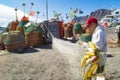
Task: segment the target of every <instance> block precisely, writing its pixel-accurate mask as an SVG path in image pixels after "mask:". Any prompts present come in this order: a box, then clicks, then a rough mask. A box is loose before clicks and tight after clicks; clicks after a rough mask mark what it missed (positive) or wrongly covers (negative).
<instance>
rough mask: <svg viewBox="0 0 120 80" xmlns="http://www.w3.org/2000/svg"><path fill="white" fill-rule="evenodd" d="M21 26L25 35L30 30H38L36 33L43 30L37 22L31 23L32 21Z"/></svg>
mask: <svg viewBox="0 0 120 80" xmlns="http://www.w3.org/2000/svg"><path fill="white" fill-rule="evenodd" d="M23 28H24V31H25V35H28V34H29V33H30V32H32V31H34V32H38V33H39V32H40V33H42V32H43V30H42V28H40V27H39V25H38V24H35V23H32V22H29V23H27V24H26V25H24V27H23Z"/></svg>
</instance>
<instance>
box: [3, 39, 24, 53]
mask: <svg viewBox="0 0 120 80" xmlns="http://www.w3.org/2000/svg"><path fill="white" fill-rule="evenodd" d="M25 47H26V44H25V41H19V42H14V43H12V44H5V48H6V49H7V50H8V51H13V50H17V49H19V48H25Z"/></svg>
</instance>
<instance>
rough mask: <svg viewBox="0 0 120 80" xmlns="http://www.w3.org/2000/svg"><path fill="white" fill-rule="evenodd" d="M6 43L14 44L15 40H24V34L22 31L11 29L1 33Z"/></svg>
mask: <svg viewBox="0 0 120 80" xmlns="http://www.w3.org/2000/svg"><path fill="white" fill-rule="evenodd" d="M1 39H2V42H3V43H4V44H12V43H14V42H19V41H24V36H23V35H22V33H21V32H20V31H9V32H5V33H3V34H2V35H1Z"/></svg>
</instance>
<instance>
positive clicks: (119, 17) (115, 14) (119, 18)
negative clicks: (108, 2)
mask: <svg viewBox="0 0 120 80" xmlns="http://www.w3.org/2000/svg"><path fill="white" fill-rule="evenodd" d="M100 22H101V23H102V22H108V23H114V22H120V9H116V10H113V11H112V12H111V15H106V16H105V17H104V18H103V19H101V21H100Z"/></svg>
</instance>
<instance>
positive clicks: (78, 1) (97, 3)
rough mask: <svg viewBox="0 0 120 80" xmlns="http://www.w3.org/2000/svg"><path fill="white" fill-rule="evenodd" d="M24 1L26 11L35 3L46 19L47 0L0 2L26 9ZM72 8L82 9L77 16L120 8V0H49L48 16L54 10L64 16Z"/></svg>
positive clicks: (51, 14) (4, 0) (36, 9)
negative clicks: (81, 12)
mask: <svg viewBox="0 0 120 80" xmlns="http://www.w3.org/2000/svg"><path fill="white" fill-rule="evenodd" d="M23 3H25V4H26V7H25V12H26V13H28V12H29V11H30V7H31V3H34V6H33V8H32V10H33V11H34V12H37V11H39V12H40V15H39V18H41V19H42V20H46V0H0V4H3V5H6V6H9V7H13V8H17V9H19V10H21V11H24V8H23V6H22V4H23ZM70 8H72V9H76V8H78V9H81V10H82V11H83V14H77V16H84V15H89V14H90V13H91V12H93V11H95V10H97V9H115V8H120V0H48V18H49V19H51V18H53V10H55V11H56V12H57V13H61V14H62V16H63V18H64V17H65V14H68V15H69V11H70ZM0 10H2V9H0ZM18 15H19V14H18ZM43 15H45V16H43ZM34 16H36V15H34ZM64 19H65V18H64Z"/></svg>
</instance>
